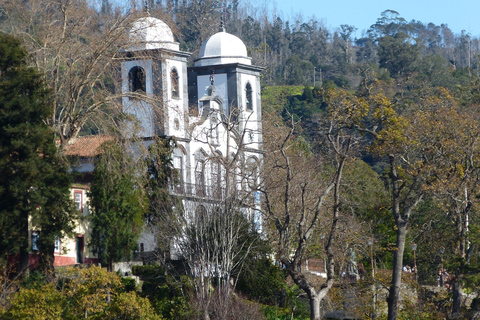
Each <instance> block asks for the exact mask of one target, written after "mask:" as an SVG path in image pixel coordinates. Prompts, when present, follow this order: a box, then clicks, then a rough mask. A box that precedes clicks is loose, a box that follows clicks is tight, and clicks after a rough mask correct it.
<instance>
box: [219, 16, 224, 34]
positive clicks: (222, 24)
mask: <svg viewBox="0 0 480 320" xmlns="http://www.w3.org/2000/svg"><path fill="white" fill-rule="evenodd" d="M219 31H220V32H225V23H224V22H223V18H220V30H219Z"/></svg>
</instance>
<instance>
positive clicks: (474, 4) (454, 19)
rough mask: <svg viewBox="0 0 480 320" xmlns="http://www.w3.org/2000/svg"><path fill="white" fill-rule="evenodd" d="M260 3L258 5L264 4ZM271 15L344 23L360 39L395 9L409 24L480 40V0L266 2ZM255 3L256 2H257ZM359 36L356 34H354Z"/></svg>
mask: <svg viewBox="0 0 480 320" xmlns="http://www.w3.org/2000/svg"><path fill="white" fill-rule="evenodd" d="M261 1H262V0H260V1H257V2H261ZM264 1H265V2H263V3H264V4H267V5H268V7H269V11H270V13H271V12H273V11H272V10H273V9H274V6H275V8H276V11H277V12H279V16H280V17H282V18H284V19H288V20H290V21H293V20H292V18H294V17H295V15H296V14H298V13H300V14H301V15H302V17H303V20H308V19H309V18H311V17H312V16H315V18H316V20H317V21H322V22H323V23H324V24H325V26H326V27H327V28H329V29H332V30H333V29H334V28H338V27H340V25H342V24H348V25H354V26H355V27H357V28H358V30H357V32H356V36H357V37H360V36H361V35H362V30H367V29H368V28H369V27H370V26H371V25H372V24H374V23H375V22H376V21H377V19H378V18H379V17H380V14H381V13H382V12H383V11H385V10H388V9H390V10H395V11H397V12H398V13H399V14H400V16H401V17H403V18H404V19H405V20H407V21H411V20H418V21H421V22H423V23H429V22H433V23H434V24H436V25H440V24H442V23H443V24H447V25H448V26H449V27H450V29H451V30H452V31H453V33H455V34H459V33H460V32H461V31H462V30H465V31H467V32H470V34H471V35H472V36H475V37H480V1H479V0H457V1H451V0H449V1H447V0H437V1H431V0H416V1H414V0H397V1H388V0H384V1H381V0H364V1H359V0H355V1H354V0H336V1H335V0H296V1H295V0H264ZM254 2H255V1H254ZM353 36H355V34H354V35H353Z"/></svg>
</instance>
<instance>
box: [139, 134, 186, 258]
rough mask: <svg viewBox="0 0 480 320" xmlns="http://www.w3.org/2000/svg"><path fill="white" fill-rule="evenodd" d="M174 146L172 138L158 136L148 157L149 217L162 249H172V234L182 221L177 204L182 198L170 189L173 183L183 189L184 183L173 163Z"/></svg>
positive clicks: (174, 233) (176, 230) (177, 188)
mask: <svg viewBox="0 0 480 320" xmlns="http://www.w3.org/2000/svg"><path fill="white" fill-rule="evenodd" d="M175 146H176V143H175V141H174V140H173V139H172V138H166V139H161V138H159V139H157V141H155V143H153V144H151V145H150V147H149V157H148V158H147V171H148V180H147V190H148V191H147V192H148V201H149V211H148V217H147V221H148V223H149V226H151V227H153V228H154V229H155V230H154V233H156V234H157V240H158V243H157V246H158V248H159V250H160V251H162V252H163V253H165V252H167V251H168V250H169V248H170V242H171V240H172V237H173V236H176V235H178V230H179V226H180V224H181V222H180V220H179V219H180V217H179V216H178V214H177V213H178V212H176V211H175V210H174V208H177V209H180V207H181V205H182V202H181V201H180V199H179V198H177V197H175V196H174V195H172V193H171V188H173V187H174V188H175V189H176V191H180V193H181V191H182V188H183V187H184V186H183V185H182V184H181V181H180V179H179V172H178V171H177V170H176V169H175V168H174V166H173V159H172V152H173V149H174V148H175ZM178 211H180V210H178Z"/></svg>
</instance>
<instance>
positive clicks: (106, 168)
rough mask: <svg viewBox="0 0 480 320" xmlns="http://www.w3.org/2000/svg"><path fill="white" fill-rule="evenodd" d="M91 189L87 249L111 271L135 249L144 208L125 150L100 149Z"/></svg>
mask: <svg viewBox="0 0 480 320" xmlns="http://www.w3.org/2000/svg"><path fill="white" fill-rule="evenodd" d="M102 149H103V150H102V154H101V155H100V156H99V158H98V159H97V161H96V162H95V171H94V174H93V181H92V185H91V188H90V193H89V197H90V199H91V200H90V205H91V207H92V214H91V215H90V220H91V222H92V226H91V227H92V238H91V242H90V245H91V247H92V248H93V251H94V252H95V253H96V254H97V256H98V258H99V259H100V262H101V263H102V264H104V265H107V268H108V269H109V270H110V271H111V270H112V267H113V263H114V262H118V261H122V259H126V260H128V259H129V258H130V256H131V254H132V252H133V251H135V249H136V248H137V240H138V237H139V235H140V233H141V231H142V226H143V223H144V220H143V218H144V213H145V210H146V207H147V203H146V201H145V196H144V192H143V188H142V187H141V183H142V182H141V181H142V180H141V178H142V176H143V172H142V169H141V168H138V167H137V166H136V165H135V163H134V161H133V158H132V156H131V153H130V152H128V150H127V149H126V148H124V147H123V146H122V145H120V144H119V143H116V142H107V143H105V144H104V145H103V146H102Z"/></svg>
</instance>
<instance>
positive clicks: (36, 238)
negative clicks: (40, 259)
mask: <svg viewBox="0 0 480 320" xmlns="http://www.w3.org/2000/svg"><path fill="white" fill-rule="evenodd" d="M38 250H40V233H39V232H38V231H32V251H38Z"/></svg>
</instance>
